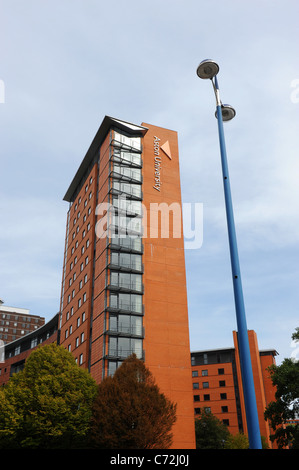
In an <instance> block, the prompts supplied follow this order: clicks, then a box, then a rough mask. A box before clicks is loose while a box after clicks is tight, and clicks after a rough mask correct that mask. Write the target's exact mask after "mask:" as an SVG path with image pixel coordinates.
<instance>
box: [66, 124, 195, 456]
mask: <svg viewBox="0 0 299 470" xmlns="http://www.w3.org/2000/svg"><path fill="white" fill-rule="evenodd" d="M64 199H65V200H66V201H68V202H69V210H68V214H67V227H66V240H65V253H64V266H63V279H62V292H61V309H60V310H61V317H60V343H61V344H63V345H64V346H65V347H66V348H67V349H68V350H69V351H71V352H72V354H73V355H74V356H75V358H76V359H77V361H78V364H79V365H81V366H82V367H85V368H88V369H89V371H90V373H91V375H92V376H93V377H94V378H95V380H96V381H97V382H98V383H99V382H100V381H101V380H102V379H103V378H104V377H106V376H108V375H110V374H113V373H114V371H115V370H116V368H117V367H118V366H119V365H120V364H121V362H122V361H123V360H124V359H125V358H126V357H128V356H129V355H130V354H132V353H135V354H136V355H137V357H138V358H140V359H143V360H144V361H145V364H146V366H147V367H148V368H149V369H150V370H151V372H152V373H153V375H154V377H155V379H156V383H157V384H158V386H159V388H160V390H161V391H162V392H163V393H165V395H166V396H167V397H169V398H170V399H171V400H172V401H174V402H176V403H177V422H176V424H175V426H174V428H173V431H174V441H173V448H182V449H183V448H189V449H191V448H194V447H195V433H194V409H193V396H192V385H191V382H192V379H191V365H190V347H189V330H188V311H187V294H186V277H185V258H184V239H183V229H182V214H181V207H182V204H181V191H180V173H179V155H178V141H177V133H176V132H174V131H171V130H168V129H164V128H161V127H156V126H153V125H150V124H144V123H143V124H142V125H140V126H139V125H135V124H132V123H128V122H124V121H120V120H117V119H114V118H111V117H108V116H106V117H105V118H104V120H103V122H102V124H101V126H100V128H99V130H98V132H97V134H96V136H95V138H94V140H93V142H92V143H91V145H90V147H89V149H88V151H87V153H86V155H85V157H84V159H83V161H82V163H81V165H80V167H79V169H78V171H77V173H76V174H75V176H74V178H73V180H72V182H71V184H70V186H69V188H68V190H67V192H66V194H65V197H64Z"/></svg>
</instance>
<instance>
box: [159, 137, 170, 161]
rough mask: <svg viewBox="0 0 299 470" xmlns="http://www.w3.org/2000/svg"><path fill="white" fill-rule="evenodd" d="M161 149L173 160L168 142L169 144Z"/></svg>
mask: <svg viewBox="0 0 299 470" xmlns="http://www.w3.org/2000/svg"><path fill="white" fill-rule="evenodd" d="M160 148H161V150H163V152H164V153H165V155H166V156H167V157H168V158H169V159H170V160H171V159H172V157H171V151H170V145H169V142H168V140H167V142H165V144H163V145H161V147H160Z"/></svg>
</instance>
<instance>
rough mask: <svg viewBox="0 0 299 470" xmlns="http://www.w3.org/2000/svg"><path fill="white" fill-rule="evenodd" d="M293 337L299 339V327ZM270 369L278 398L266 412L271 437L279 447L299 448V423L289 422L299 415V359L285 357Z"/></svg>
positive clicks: (270, 404)
mask: <svg viewBox="0 0 299 470" xmlns="http://www.w3.org/2000/svg"><path fill="white" fill-rule="evenodd" d="M292 339H293V340H295V341H298V340H299V328H296V330H295V332H294V333H293V335H292ZM268 370H269V372H270V376H271V380H272V383H273V385H274V386H275V387H276V392H275V399H276V400H275V401H272V402H270V403H269V405H268V406H267V407H266V410H265V413H264V416H265V419H268V420H269V421H270V425H271V428H272V429H273V431H274V433H273V434H271V436H270V439H271V441H275V440H276V442H277V445H278V447H279V448H283V447H285V446H287V445H289V446H290V447H292V448H294V449H298V448H299V424H288V420H290V419H294V418H296V417H297V416H298V415H299V361H298V360H294V359H289V358H288V359H284V360H283V362H282V363H281V365H280V366H277V365H275V364H273V365H271V366H270V367H269V368H268Z"/></svg>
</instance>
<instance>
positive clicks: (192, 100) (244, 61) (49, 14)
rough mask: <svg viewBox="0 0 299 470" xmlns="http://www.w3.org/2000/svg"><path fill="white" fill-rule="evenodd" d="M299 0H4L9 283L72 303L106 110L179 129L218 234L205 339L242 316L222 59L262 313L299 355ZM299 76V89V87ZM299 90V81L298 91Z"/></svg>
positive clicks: (2, 273) (188, 190)
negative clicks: (227, 187)
mask: <svg viewBox="0 0 299 470" xmlns="http://www.w3.org/2000/svg"><path fill="white" fill-rule="evenodd" d="M298 16H299V4H298V2H297V1H296V0H284V1H277V0H271V1H270V0H259V1H257V0H251V1H238V0H235V1H233V0H230V1H223V0H209V1H200V0H184V1H182V0H181V1H178V0H153V1H151V2H140V1H136V0H127V1H123V0H115V1H113V2H102V1H100V0H97V1H96V0H84V1H83V0H59V1H58V0H51V1H50V0H43V1H38V0H26V1H23V0H1V1H0V38H1V50H0V80H2V81H3V82H2V83H4V86H5V102H4V103H0V137H1V147H0V148H1V150H0V151H1V186H0V215H1V231H0V266H1V269H0V297H1V298H3V299H4V300H5V304H6V305H10V306H15V307H21V308H29V309H30V311H31V313H33V314H37V315H44V316H45V317H46V319H47V320H48V319H50V318H51V317H52V316H53V315H54V314H55V313H56V312H57V311H58V309H59V298H60V285H61V276H62V261H63V249H64V237H65V222H66V213H67V209H68V205H67V203H65V202H64V201H63V200H62V199H63V196H64V194H65V191H66V189H67V188H68V185H69V183H70V181H71V180H72V177H73V175H74V173H75V171H76V170H77V168H78V166H79V164H80V162H81V160H82V158H83V157H84V155H85V152H86V150H87V148H88V147H89V145H90V143H91V141H92V139H93V137H94V135H95V133H96V131H97V129H98V127H99V125H100V123H101V121H102V119H103V117H104V116H105V115H106V114H108V115H111V116H114V117H117V118H119V119H123V120H127V121H131V122H134V123H136V124H141V122H148V123H152V124H156V125H159V126H162V127H163V126H164V127H167V128H171V129H175V130H176V131H177V132H178V135H179V146H180V167H181V185H182V196H183V201H184V202H200V203H202V204H203V210H204V241H203V245H202V247H201V248H200V249H198V250H186V268H187V281H188V302H189V321H190V342H191V349H192V350H200V349H213V348H220V347H227V346H229V347H230V346H232V345H233V340H232V330H234V329H236V320H235V311H234V300H233V292H232V282H231V272H230V260H229V249H228V240H227V229H226V221H225V209H224V197H223V188H222V179H221V167H220V156H219V145H218V134H217V122H216V119H215V117H214V111H215V100H214V95H213V91H212V88H211V86H210V83H209V82H208V81H203V80H199V79H198V78H197V76H196V68H197V66H198V64H199V62H200V61H201V60H202V59H206V58H212V59H214V60H216V61H217V62H218V63H219V66H220V73H219V76H218V78H219V85H220V90H221V98H222V101H223V102H224V103H230V104H231V105H233V106H234V107H235V108H236V110H237V116H236V118H235V120H234V121H232V122H230V123H226V125H225V136H226V146H227V153H228V159H229V168H230V176H231V186H232V194H233V202H234V210H235V220H236V226H237V236H238V244H239V254H240V263H241V271H242V278H243V288H244V297H245V305H246V315H247V324H248V328H250V329H254V330H255V331H256V333H257V335H258V342H259V347H260V349H267V348H274V349H276V350H277V351H278V352H279V354H280V355H279V356H278V358H277V360H278V362H280V361H281V360H282V359H283V358H284V357H289V356H290V355H291V354H292V352H293V350H294V348H292V347H291V335H292V333H293V331H294V329H295V328H296V327H298V326H299V315H298V301H299V295H298V290H299V289H298V277H299V276H298V275H299V267H298V261H299V260H298V242H299V233H298V227H299V224H298V222H299V220H298V201H299V185H298V179H299V164H298V148H299V145H298V144H299V132H298V124H299V62H298V45H299V44H298V37H299V33H298ZM296 87H297V88H296ZM297 90H298V92H297Z"/></svg>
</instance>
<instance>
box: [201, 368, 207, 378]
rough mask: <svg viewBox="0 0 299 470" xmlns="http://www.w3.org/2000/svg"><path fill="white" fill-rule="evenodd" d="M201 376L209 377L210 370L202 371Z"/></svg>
mask: <svg viewBox="0 0 299 470" xmlns="http://www.w3.org/2000/svg"><path fill="white" fill-rule="evenodd" d="M201 375H202V376H203V377H204V376H206V375H208V370H207V369H205V370H202V371H201Z"/></svg>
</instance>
